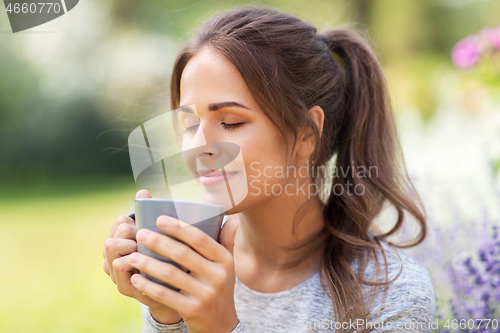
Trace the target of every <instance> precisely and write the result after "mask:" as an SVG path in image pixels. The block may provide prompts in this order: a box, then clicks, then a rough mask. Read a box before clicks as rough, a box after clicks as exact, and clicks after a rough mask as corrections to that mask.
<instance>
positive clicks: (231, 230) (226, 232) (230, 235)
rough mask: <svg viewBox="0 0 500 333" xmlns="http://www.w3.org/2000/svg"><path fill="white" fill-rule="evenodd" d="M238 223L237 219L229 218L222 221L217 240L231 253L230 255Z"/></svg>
mask: <svg viewBox="0 0 500 333" xmlns="http://www.w3.org/2000/svg"><path fill="white" fill-rule="evenodd" d="M239 225H240V221H239V220H238V219H229V220H227V221H226V223H224V226H223V227H222V230H221V231H220V235H219V242H220V243H221V244H222V246H224V247H225V248H226V249H227V250H228V251H229V252H230V253H231V255H232V254H233V249H234V237H235V236H236V231H237V230H238V227H239Z"/></svg>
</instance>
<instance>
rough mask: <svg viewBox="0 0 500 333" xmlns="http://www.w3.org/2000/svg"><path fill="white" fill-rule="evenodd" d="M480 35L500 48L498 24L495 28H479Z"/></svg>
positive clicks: (499, 27) (499, 28)
mask: <svg viewBox="0 0 500 333" xmlns="http://www.w3.org/2000/svg"><path fill="white" fill-rule="evenodd" d="M481 37H482V38H484V40H486V42H487V43H488V44H490V45H491V46H493V47H494V48H496V49H498V50H500V26H498V27H496V28H495V29H492V28H483V29H482V30H481Z"/></svg>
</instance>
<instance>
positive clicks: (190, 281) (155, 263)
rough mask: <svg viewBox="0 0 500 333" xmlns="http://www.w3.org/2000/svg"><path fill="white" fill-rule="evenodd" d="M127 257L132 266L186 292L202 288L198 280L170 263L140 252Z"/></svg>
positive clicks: (193, 292) (191, 292)
mask: <svg viewBox="0 0 500 333" xmlns="http://www.w3.org/2000/svg"><path fill="white" fill-rule="evenodd" d="M129 258H130V265H131V266H132V267H135V268H137V269H138V270H140V271H142V272H145V273H147V274H149V275H151V276H153V277H155V278H157V279H159V280H160V281H163V282H166V283H168V284H170V285H172V286H174V287H176V288H179V289H181V290H183V291H184V292H186V293H188V294H191V295H193V294H195V293H196V292H197V291H199V290H201V289H203V288H204V285H202V283H201V282H200V281H199V280H197V279H196V278H194V277H192V276H191V275H189V274H188V273H186V272H184V271H183V270H181V269H180V268H178V267H176V266H174V265H172V264H169V263H166V262H163V261H160V260H157V259H155V258H152V257H149V256H145V255H142V254H140V253H132V254H131V255H130V257H129Z"/></svg>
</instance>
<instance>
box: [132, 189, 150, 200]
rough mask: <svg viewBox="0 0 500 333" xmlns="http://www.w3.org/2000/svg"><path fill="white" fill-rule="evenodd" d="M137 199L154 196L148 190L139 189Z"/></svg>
mask: <svg viewBox="0 0 500 333" xmlns="http://www.w3.org/2000/svg"><path fill="white" fill-rule="evenodd" d="M135 198H136V199H146V198H152V196H151V193H149V191H148V190H139V191H137V193H136V194H135Z"/></svg>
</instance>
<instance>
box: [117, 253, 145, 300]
mask: <svg viewBox="0 0 500 333" xmlns="http://www.w3.org/2000/svg"><path fill="white" fill-rule="evenodd" d="M129 257H130V255H127V256H124V257H121V258H117V259H115V260H113V264H112V266H113V271H114V276H115V279H116V286H117V288H118V291H119V292H120V293H122V294H123V295H126V296H130V297H132V296H133V295H134V290H133V289H135V288H134V287H133V286H132V284H131V283H130V277H131V276H132V275H133V274H135V273H139V271H138V270H137V269H135V268H134V267H132V266H131V265H130V262H129V260H130V259H129Z"/></svg>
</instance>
